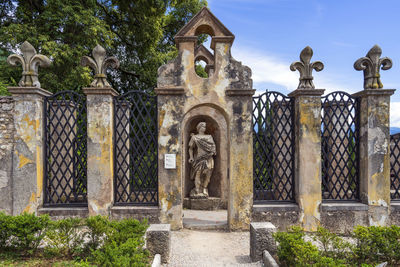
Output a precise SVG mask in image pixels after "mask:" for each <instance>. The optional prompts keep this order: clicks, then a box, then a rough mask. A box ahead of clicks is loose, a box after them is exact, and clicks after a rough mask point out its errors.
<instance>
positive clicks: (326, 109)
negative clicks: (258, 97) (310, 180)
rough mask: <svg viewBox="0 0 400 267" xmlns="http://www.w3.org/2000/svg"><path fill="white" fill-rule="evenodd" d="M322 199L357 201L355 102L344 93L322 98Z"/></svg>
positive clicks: (356, 106)
mask: <svg viewBox="0 0 400 267" xmlns="http://www.w3.org/2000/svg"><path fill="white" fill-rule="evenodd" d="M321 114H322V121H321V130H322V135H321V149H322V151H321V152H322V198H323V199H330V200H357V199H358V198H359V180H358V173H359V169H358V149H359V148H358V146H359V141H358V140H359V138H358V137H359V134H358V117H357V116H358V115H357V114H358V100H357V99H356V98H354V97H352V96H351V95H349V94H347V93H345V92H333V93H331V94H328V95H326V96H324V97H322V113H321Z"/></svg>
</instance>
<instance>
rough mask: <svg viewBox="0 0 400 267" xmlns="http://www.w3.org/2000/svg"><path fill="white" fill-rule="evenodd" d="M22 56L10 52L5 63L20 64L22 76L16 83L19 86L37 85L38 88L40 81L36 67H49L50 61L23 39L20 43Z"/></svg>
mask: <svg viewBox="0 0 400 267" xmlns="http://www.w3.org/2000/svg"><path fill="white" fill-rule="evenodd" d="M21 51H22V56H21V55H17V54H12V55H10V56H8V58H7V63H8V64H10V65H11V66H17V65H18V64H21V66H22V78H21V80H20V81H19V83H18V85H19V86H20V87H37V88H40V82H39V80H38V68H39V66H40V67H49V66H50V64H51V61H50V59H49V58H48V57H46V56H44V55H41V54H37V53H36V50H35V48H34V47H33V46H32V45H31V44H30V43H29V42H28V41H25V42H24V43H23V44H22V45H21Z"/></svg>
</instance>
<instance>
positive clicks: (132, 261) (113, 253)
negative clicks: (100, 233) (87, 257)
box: [91, 219, 150, 266]
mask: <svg viewBox="0 0 400 267" xmlns="http://www.w3.org/2000/svg"><path fill="white" fill-rule="evenodd" d="M110 226H111V228H110V231H108V232H107V236H106V238H105V240H104V245H103V246H102V247H100V248H99V249H97V250H92V257H91V261H92V262H93V263H94V264H97V265H100V266H148V264H149V262H150V259H149V253H148V251H147V250H145V249H143V246H144V234H145V232H146V229H147V222H143V223H141V222H139V221H137V220H133V219H123V220H121V221H111V222H110Z"/></svg>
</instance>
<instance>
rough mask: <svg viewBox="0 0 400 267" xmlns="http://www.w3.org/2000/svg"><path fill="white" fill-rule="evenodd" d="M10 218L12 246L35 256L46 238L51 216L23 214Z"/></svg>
mask: <svg viewBox="0 0 400 267" xmlns="http://www.w3.org/2000/svg"><path fill="white" fill-rule="evenodd" d="M9 217H10V218H9V224H8V226H9V228H10V229H9V230H10V231H11V238H10V246H11V247H12V248H14V249H16V250H19V251H21V252H23V253H28V254H33V253H34V252H35V251H36V249H37V247H38V246H39V244H40V242H41V241H42V239H43V237H44V236H45V232H46V229H47V226H48V225H49V223H50V218H49V216H48V215H42V216H36V215H35V214H29V213H23V214H21V215H18V216H14V217H13V216H9Z"/></svg>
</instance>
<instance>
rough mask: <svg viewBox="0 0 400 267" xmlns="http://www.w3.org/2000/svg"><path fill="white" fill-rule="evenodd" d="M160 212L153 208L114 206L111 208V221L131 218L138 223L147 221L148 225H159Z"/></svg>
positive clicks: (155, 207)
mask: <svg viewBox="0 0 400 267" xmlns="http://www.w3.org/2000/svg"><path fill="white" fill-rule="evenodd" d="M159 216H160V210H159V208H158V207H157V206H154V207H134V206H114V207H112V208H111V218H112V219H117V220H120V219H125V218H133V219H136V220H139V221H143V220H144V219H147V221H148V223H159V222H160V219H159Z"/></svg>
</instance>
